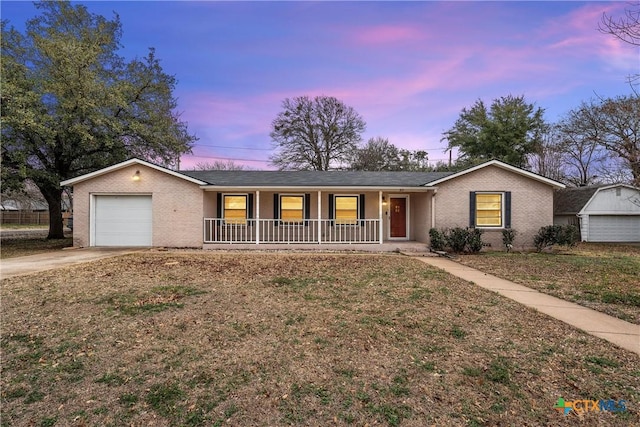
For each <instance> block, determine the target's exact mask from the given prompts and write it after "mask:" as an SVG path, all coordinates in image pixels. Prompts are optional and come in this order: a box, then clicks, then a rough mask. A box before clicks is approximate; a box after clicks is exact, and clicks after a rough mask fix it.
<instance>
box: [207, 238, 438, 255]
mask: <svg viewBox="0 0 640 427" xmlns="http://www.w3.org/2000/svg"><path fill="white" fill-rule="evenodd" d="M202 249H205V250H218V251H220V250H222V251H235V250H241V251H313V252H410V253H420V254H424V255H427V254H430V252H429V247H428V246H427V244H426V243H422V242H414V241H385V242H384V243H382V244H379V243H368V244H358V243H351V244H345V243H340V244H324V243H323V244H321V245H319V244H313V243H309V244H307V243H290V244H287V243H277V244H262V243H261V244H259V245H256V244H254V243H247V244H242V243H234V244H229V243H205V244H203V245H202ZM434 255H435V254H434Z"/></svg>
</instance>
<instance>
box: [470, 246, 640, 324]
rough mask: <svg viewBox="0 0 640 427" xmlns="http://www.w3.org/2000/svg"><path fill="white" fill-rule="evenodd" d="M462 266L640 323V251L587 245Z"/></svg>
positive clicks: (499, 255) (495, 255)
mask: <svg viewBox="0 0 640 427" xmlns="http://www.w3.org/2000/svg"><path fill="white" fill-rule="evenodd" d="M459 261H460V262H461V263H463V264H465V265H468V266H470V267H474V268H477V269H479V270H482V271H484V272H487V273H491V274H494V275H496V276H499V277H502V278H505V279H509V280H512V281H514V282H517V283H520V284H523V285H525V286H529V287H531V288H533V289H537V290H538V291H540V292H544V293H547V294H550V295H554V296H557V297H559V298H563V299H566V300H568V301H573V302H576V303H578V304H581V305H584V306H587V307H590V308H593V309H595V310H598V311H601V312H603V313H607V314H609V315H612V316H615V317H618V318H620V319H623V320H626V321H628V322H633V323H635V324H640V247H635V246H627V245H613V244H611V245H606V244H593V243H581V244H579V245H578V246H577V247H575V248H572V249H563V250H558V251H555V252H553V253H504V252H486V253H481V254H477V255H462V256H460V257H459Z"/></svg>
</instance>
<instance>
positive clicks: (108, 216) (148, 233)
mask: <svg viewBox="0 0 640 427" xmlns="http://www.w3.org/2000/svg"><path fill="white" fill-rule="evenodd" d="M94 208H95V209H94V218H93V226H94V232H95V234H94V236H95V237H94V239H93V246H151V245H152V210H151V196H137V195H136V196H95V206H94Z"/></svg>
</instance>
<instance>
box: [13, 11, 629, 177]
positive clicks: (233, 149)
mask: <svg viewBox="0 0 640 427" xmlns="http://www.w3.org/2000/svg"><path fill="white" fill-rule="evenodd" d="M80 3H83V4H85V5H86V6H87V7H88V9H89V11H91V12H93V13H97V14H101V15H103V16H105V17H108V18H111V17H113V13H114V12H115V13H117V14H118V15H119V16H120V19H121V21H122V25H123V36H122V45H123V50H122V51H121V52H120V53H121V55H123V56H124V57H126V58H132V57H134V56H144V55H145V54H146V53H147V48H148V47H155V48H156V54H157V57H158V58H160V59H161V61H162V62H161V63H162V66H163V68H164V70H165V72H167V73H169V74H173V75H175V76H176V77H177V79H178V86H177V88H176V91H175V96H176V97H177V98H178V103H179V111H180V112H181V113H182V116H181V117H182V119H183V120H184V121H186V122H188V124H189V130H190V132H191V133H195V134H196V136H198V137H199V138H200V139H199V141H197V143H196V145H195V146H194V149H193V155H188V156H184V157H183V158H182V164H181V168H183V169H187V168H190V167H193V166H194V165H195V164H196V163H198V162H212V161H215V160H219V159H232V160H234V161H235V162H236V163H239V164H244V165H246V166H248V167H250V168H253V169H273V167H272V166H271V165H270V164H269V161H268V159H269V155H270V154H271V153H272V143H271V139H270V137H269V132H270V127H271V122H272V121H273V119H274V118H275V117H276V115H277V114H278V112H280V111H281V104H282V101H283V100H284V99H285V98H287V97H289V98H291V97H295V96H302V95H308V96H315V95H327V96H334V97H336V98H338V99H340V100H342V101H343V102H344V103H345V104H347V105H349V106H351V107H353V108H354V109H355V110H356V111H357V112H358V113H359V114H360V115H362V116H363V118H364V120H365V121H366V123H367V130H366V132H365V134H364V135H363V138H364V140H365V141H366V140H367V139H369V138H371V137H376V136H381V137H385V138H388V139H389V141H390V142H391V143H393V144H394V145H396V146H398V147H400V148H407V149H411V150H417V149H421V150H426V151H427V152H428V153H429V159H430V160H432V161H436V160H439V159H445V158H447V154H445V152H444V151H445V148H446V146H447V142H446V141H441V138H442V133H443V132H444V131H445V130H447V129H449V128H450V127H451V126H453V124H454V122H455V120H456V119H457V118H458V116H459V114H460V111H461V110H462V108H464V107H470V106H472V105H473V103H474V102H475V101H476V100H478V99H482V100H483V101H485V103H487V104H490V103H491V101H492V100H493V99H496V98H499V97H501V96H506V95H509V94H512V95H524V96H525V98H526V100H527V101H528V102H531V103H535V104H536V106H539V107H542V108H543V109H545V110H546V114H545V118H546V119H547V120H548V121H555V120H557V119H558V118H559V117H560V116H561V115H563V114H565V113H566V112H567V111H568V110H569V109H571V108H574V107H577V106H578V105H579V104H580V102H581V101H588V100H589V99H592V98H595V97H596V96H600V97H614V96H618V95H627V94H629V93H630V92H631V89H630V87H629V85H628V83H627V82H626V77H627V76H628V75H630V74H634V73H638V72H639V70H640V50H639V49H638V48H637V47H635V48H634V47H632V46H630V45H625V44H624V43H622V42H619V41H617V40H616V39H614V38H613V37H612V36H608V35H604V34H602V33H600V32H599V31H598V23H599V21H600V19H601V16H602V14H603V12H606V13H607V14H609V15H613V16H622V15H623V13H624V9H625V8H628V7H629V4H628V3H627V2H579V1H571V2H562V1H553V2H544V1H536V2H458V1H455V2H454V1H449V2H435V1H434V2H432V1H412V2H396V1H394V2H391V1H388V2H385V1H373V2H360V1H351V2H297V1H290V2H269V1H261V2H248V1H247V2H245V1H237V2H218V1H191V2H188V1H137V2H132V1H127V2H124V1H110V2H98V1H88V2H80ZM0 7H1V12H2V19H6V20H9V21H10V23H11V24H12V25H14V26H15V27H16V28H17V29H19V30H21V31H22V30H23V29H24V23H25V22H26V20H27V19H29V18H32V17H34V16H36V15H37V10H36V9H35V7H34V6H33V5H32V3H31V2H11V1H3V2H2V5H1V6H0Z"/></svg>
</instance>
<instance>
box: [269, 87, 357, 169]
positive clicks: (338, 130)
mask: <svg viewBox="0 0 640 427" xmlns="http://www.w3.org/2000/svg"><path fill="white" fill-rule="evenodd" d="M282 107H283V111H282V112H280V113H279V114H278V116H277V117H276V119H275V120H274V121H273V123H272V131H271V134H270V136H271V139H272V140H273V143H274V146H275V148H276V150H277V153H276V154H274V155H273V156H271V162H272V163H273V164H274V165H275V166H277V167H278V168H279V169H281V170H284V169H297V170H320V171H326V170H330V169H336V168H340V167H341V166H343V165H345V164H347V163H348V161H349V157H350V156H351V155H352V154H353V152H354V151H355V150H356V149H357V147H358V144H359V143H360V141H361V140H362V136H361V134H362V133H363V132H364V130H365V128H366V124H365V122H364V120H363V119H362V117H361V116H360V115H359V114H358V113H357V112H356V111H355V110H354V109H353V108H351V107H349V106H347V105H345V104H344V103H342V102H341V101H339V100H338V99H336V98H334V97H329V96H316V97H315V98H313V99H312V98H309V97H308V96H301V97H297V98H293V99H289V98H287V99H285V100H284V102H283V103H282Z"/></svg>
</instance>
